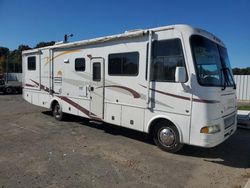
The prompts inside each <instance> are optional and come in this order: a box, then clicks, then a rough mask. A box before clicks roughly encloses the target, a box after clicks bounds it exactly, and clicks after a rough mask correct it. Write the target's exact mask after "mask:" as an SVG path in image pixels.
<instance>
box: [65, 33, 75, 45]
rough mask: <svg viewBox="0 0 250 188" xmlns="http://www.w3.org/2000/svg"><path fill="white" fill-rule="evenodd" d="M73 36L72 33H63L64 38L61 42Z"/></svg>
mask: <svg viewBox="0 0 250 188" xmlns="http://www.w3.org/2000/svg"><path fill="white" fill-rule="evenodd" d="M73 36H74V35H73V34H65V35H64V40H63V42H64V43H67V42H68V39H69V37H73Z"/></svg>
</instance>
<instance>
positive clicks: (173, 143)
mask: <svg viewBox="0 0 250 188" xmlns="http://www.w3.org/2000/svg"><path fill="white" fill-rule="evenodd" d="M153 140H154V143H155V144H156V145H157V146H158V147H159V148H161V149H162V150H164V151H167V152H170V153H176V152H177V151H179V150H180V149H181V148H182V147H183V144H182V143H180V135H179V132H178V130H177V128H176V127H175V126H174V125H173V124H171V123H169V122H167V121H160V122H159V123H157V125H156V127H155V129H154V132H153Z"/></svg>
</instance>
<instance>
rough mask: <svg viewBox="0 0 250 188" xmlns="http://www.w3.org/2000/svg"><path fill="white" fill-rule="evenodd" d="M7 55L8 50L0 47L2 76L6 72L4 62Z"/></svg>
mask: <svg viewBox="0 0 250 188" xmlns="http://www.w3.org/2000/svg"><path fill="white" fill-rule="evenodd" d="M9 53H10V50H9V48H6V47H1V46H0V75H3V73H4V72H5V70H6V62H7V58H8V55H9Z"/></svg>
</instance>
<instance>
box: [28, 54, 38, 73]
mask: <svg viewBox="0 0 250 188" xmlns="http://www.w3.org/2000/svg"><path fill="white" fill-rule="evenodd" d="M28 70H36V56H31V57H28Z"/></svg>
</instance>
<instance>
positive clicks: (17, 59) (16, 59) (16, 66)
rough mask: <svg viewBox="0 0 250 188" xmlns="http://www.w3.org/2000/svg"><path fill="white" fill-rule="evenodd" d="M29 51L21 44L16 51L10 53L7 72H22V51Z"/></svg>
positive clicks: (26, 46)
mask: <svg viewBox="0 0 250 188" xmlns="http://www.w3.org/2000/svg"><path fill="white" fill-rule="evenodd" d="M29 49H31V48H30V47H29V46H28V45H24V44H21V45H19V46H18V48H17V49H16V50H13V51H11V53H10V54H9V58H8V65H9V67H8V72H22V51H23V50H29Z"/></svg>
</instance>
